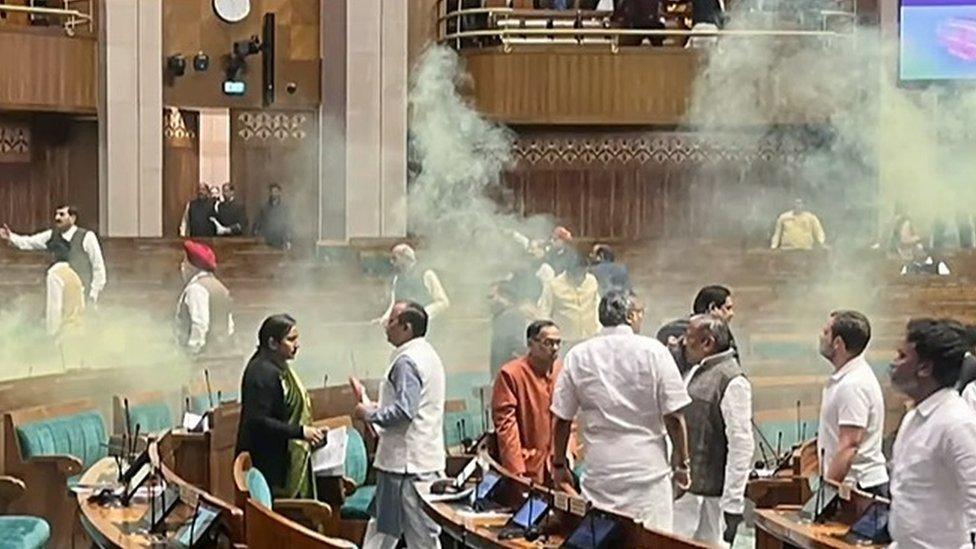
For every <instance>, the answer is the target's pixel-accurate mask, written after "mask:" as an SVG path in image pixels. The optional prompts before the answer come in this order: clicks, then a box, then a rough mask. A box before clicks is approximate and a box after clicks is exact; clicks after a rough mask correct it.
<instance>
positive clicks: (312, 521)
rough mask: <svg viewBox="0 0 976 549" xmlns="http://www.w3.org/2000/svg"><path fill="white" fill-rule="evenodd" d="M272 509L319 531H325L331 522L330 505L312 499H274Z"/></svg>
mask: <svg viewBox="0 0 976 549" xmlns="http://www.w3.org/2000/svg"><path fill="white" fill-rule="evenodd" d="M274 510H275V512H277V513H280V514H282V515H285V516H286V517H288V518H290V519H292V520H295V521H296V522H298V523H300V524H303V525H306V526H309V527H311V528H312V529H313V530H315V531H317V532H319V533H326V532H327V531H328V529H329V525H330V524H332V507H330V506H329V504H328V503H323V502H321V501H317V500H314V499H276V500H274Z"/></svg>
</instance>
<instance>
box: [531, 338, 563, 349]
mask: <svg viewBox="0 0 976 549" xmlns="http://www.w3.org/2000/svg"><path fill="white" fill-rule="evenodd" d="M532 341H535V342H536V343H541V344H542V346H543V347H549V348H550V349H557V348H559V346H560V345H562V344H563V340H561V339H552V338H550V339H538V338H536V339H533V340H532Z"/></svg>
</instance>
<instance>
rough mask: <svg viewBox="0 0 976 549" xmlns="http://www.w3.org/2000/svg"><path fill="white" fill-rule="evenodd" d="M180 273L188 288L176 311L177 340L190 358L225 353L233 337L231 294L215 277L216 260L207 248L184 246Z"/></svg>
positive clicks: (198, 244) (185, 289)
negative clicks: (193, 355) (207, 352)
mask: <svg viewBox="0 0 976 549" xmlns="http://www.w3.org/2000/svg"><path fill="white" fill-rule="evenodd" d="M183 250H184V252H185V254H186V257H185V258H184V260H183V263H181V264H180V273H181V274H182V275H183V280H185V281H186V286H185V287H184V288H183V293H182V294H181V295H180V300H179V303H178V304H177V307H176V324H175V326H176V338H177V341H178V342H179V343H180V345H181V346H182V347H184V348H185V349H186V350H187V351H188V352H189V353H190V354H198V353H200V352H202V351H203V350H204V348H206V349H208V350H217V351H221V350H226V348H227V346H228V345H230V343H231V336H232V335H234V316H233V314H231V306H232V302H231V299H230V292H228V291H227V287H226V286H224V285H223V283H222V282H220V280H218V279H217V277H216V276H214V271H215V270H217V257H216V255H215V254H214V252H213V250H212V249H210V247H209V246H207V245H205V244H200V243H199V242H193V241H192V240H186V241H184V242H183Z"/></svg>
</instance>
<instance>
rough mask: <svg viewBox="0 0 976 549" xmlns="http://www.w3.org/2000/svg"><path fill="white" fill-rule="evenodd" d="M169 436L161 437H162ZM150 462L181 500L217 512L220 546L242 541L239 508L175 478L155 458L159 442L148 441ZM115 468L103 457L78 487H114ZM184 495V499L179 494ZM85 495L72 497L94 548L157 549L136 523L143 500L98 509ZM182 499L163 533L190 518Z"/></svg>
mask: <svg viewBox="0 0 976 549" xmlns="http://www.w3.org/2000/svg"><path fill="white" fill-rule="evenodd" d="M168 436H169V435H168V434H167V435H164V440H163V445H164V446H165V445H166V444H167V443H166V442H165V438H166V437H168ZM149 454H150V460H151V461H152V463H153V464H154V465H155V466H157V467H158V468H159V474H160V476H161V477H162V478H163V479H164V480H165V481H166V483H167V484H168V485H173V486H176V487H178V488H179V489H180V493H181V498H183V497H190V496H192V497H193V498H194V499H196V498H200V500H201V501H203V502H205V503H206V504H207V505H210V506H212V507H214V508H217V509H219V511H220V533H219V535H220V540H219V541H220V543H222V544H224V545H222V546H229V545H230V544H232V543H243V542H244V513H243V511H241V510H240V509H238V508H236V507H234V506H232V505H230V504H228V503H225V502H224V501H221V500H220V499H218V498H215V497H213V496H211V495H210V494H208V493H206V492H204V491H202V490H200V489H198V488H195V487H193V486H192V485H190V484H189V483H187V482H186V481H184V480H182V479H181V478H179V477H178V476H177V475H176V474H175V473H173V471H172V470H170V469H169V467H168V466H167V465H166V464H165V463H162V461H161V460H160V456H159V443H158V442H152V443H151V445H150V449H149ZM117 478H118V469H117V468H116V464H115V460H114V459H112V458H104V459H101V460H99V461H98V462H96V463H95V464H94V465H93V466H91V467H90V468H89V469H88V470H87V471H85V472H84V473H83V474H82V476H81V478H80V480H79V484H81V485H88V486H115V485H116V484H115V482H116V480H117ZM184 493H186V494H187V495H186V496H184V495H183V494H184ZM89 495H90V494H89V493H88V492H87V491H86V492H84V493H79V494H76V498H77V501H78V509H79V515H80V519H81V524H82V526H83V527H84V529H85V531H86V533H87V534H88V535H89V537H91V539H92V542H93V543H94V544H95V545H96V546H98V547H127V548H128V547H136V548H140V547H146V548H149V547H159V544H158V543H159V542H158V540H153V539H152V538H151V537H150V536H149V535H148V534H146V533H144V532H141V531H140V530H141V529H140V527H139V521H140V519H141V518H142V517H143V515H145V514H146V511H147V510H148V508H149V505H148V503H147V501H146V500H145V498H144V497H140V498H133V500H132V501H131V502H130V504H129V506H128V507H117V506H102V505H100V504H98V503H95V502H89V501H88V497H89ZM187 501H188V500H183V501H182V502H181V503H180V504H179V505H177V506H176V508H175V509H174V510H173V512H172V513H170V515H169V516H168V517H167V518H166V531H167V532H170V533H172V532H175V531H176V530H177V528H178V527H179V526H180V525H181V524H183V523H185V522H186V521H187V520H189V519H190V517H191V516H193V507H192V506H191V505H190V504H188V503H187Z"/></svg>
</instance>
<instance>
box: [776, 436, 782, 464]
mask: <svg viewBox="0 0 976 549" xmlns="http://www.w3.org/2000/svg"><path fill="white" fill-rule="evenodd" d="M780 459H783V431H779V432H777V433H776V460H777V461H779V460H780Z"/></svg>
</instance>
